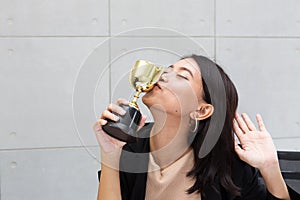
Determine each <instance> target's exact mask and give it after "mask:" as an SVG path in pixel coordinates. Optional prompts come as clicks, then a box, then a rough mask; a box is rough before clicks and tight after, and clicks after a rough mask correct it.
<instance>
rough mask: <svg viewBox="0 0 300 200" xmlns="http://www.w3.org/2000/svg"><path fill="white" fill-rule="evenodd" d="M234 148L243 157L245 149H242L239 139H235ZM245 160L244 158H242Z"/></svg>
mask: <svg viewBox="0 0 300 200" xmlns="http://www.w3.org/2000/svg"><path fill="white" fill-rule="evenodd" d="M234 150H235V152H236V153H237V154H238V156H239V157H240V158H241V159H242V158H243V156H244V151H245V150H244V149H242V148H241V147H240V145H239V143H238V141H237V140H235V141H234ZM242 160H243V159H242Z"/></svg>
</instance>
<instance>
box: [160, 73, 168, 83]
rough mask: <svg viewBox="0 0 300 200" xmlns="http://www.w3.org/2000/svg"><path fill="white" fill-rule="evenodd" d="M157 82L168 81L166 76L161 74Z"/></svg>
mask: <svg viewBox="0 0 300 200" xmlns="http://www.w3.org/2000/svg"><path fill="white" fill-rule="evenodd" d="M159 81H162V82H167V81H168V79H167V76H166V74H162V75H161V76H160V78H159Z"/></svg>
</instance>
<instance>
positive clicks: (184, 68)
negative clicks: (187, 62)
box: [168, 65, 194, 78]
mask: <svg viewBox="0 0 300 200" xmlns="http://www.w3.org/2000/svg"><path fill="white" fill-rule="evenodd" d="M168 68H172V69H173V68H174V65H170V66H169V67H168ZM179 69H180V70H184V71H187V72H188V73H189V74H190V75H191V76H192V77H193V78H194V76H193V73H192V72H191V70H189V69H188V68H186V67H180V68H179Z"/></svg>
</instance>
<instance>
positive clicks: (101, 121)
mask: <svg viewBox="0 0 300 200" xmlns="http://www.w3.org/2000/svg"><path fill="white" fill-rule="evenodd" d="M97 123H98V124H99V125H101V126H104V125H105V124H107V120H105V119H98V120H97Z"/></svg>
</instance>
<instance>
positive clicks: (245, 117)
mask: <svg viewBox="0 0 300 200" xmlns="http://www.w3.org/2000/svg"><path fill="white" fill-rule="evenodd" d="M242 117H243V119H244V121H245V122H246V125H247V126H248V129H249V130H250V131H255V130H256V127H255V125H254V124H253V122H252V121H251V119H250V118H249V116H248V115H247V114H246V113H243V114H242Z"/></svg>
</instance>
